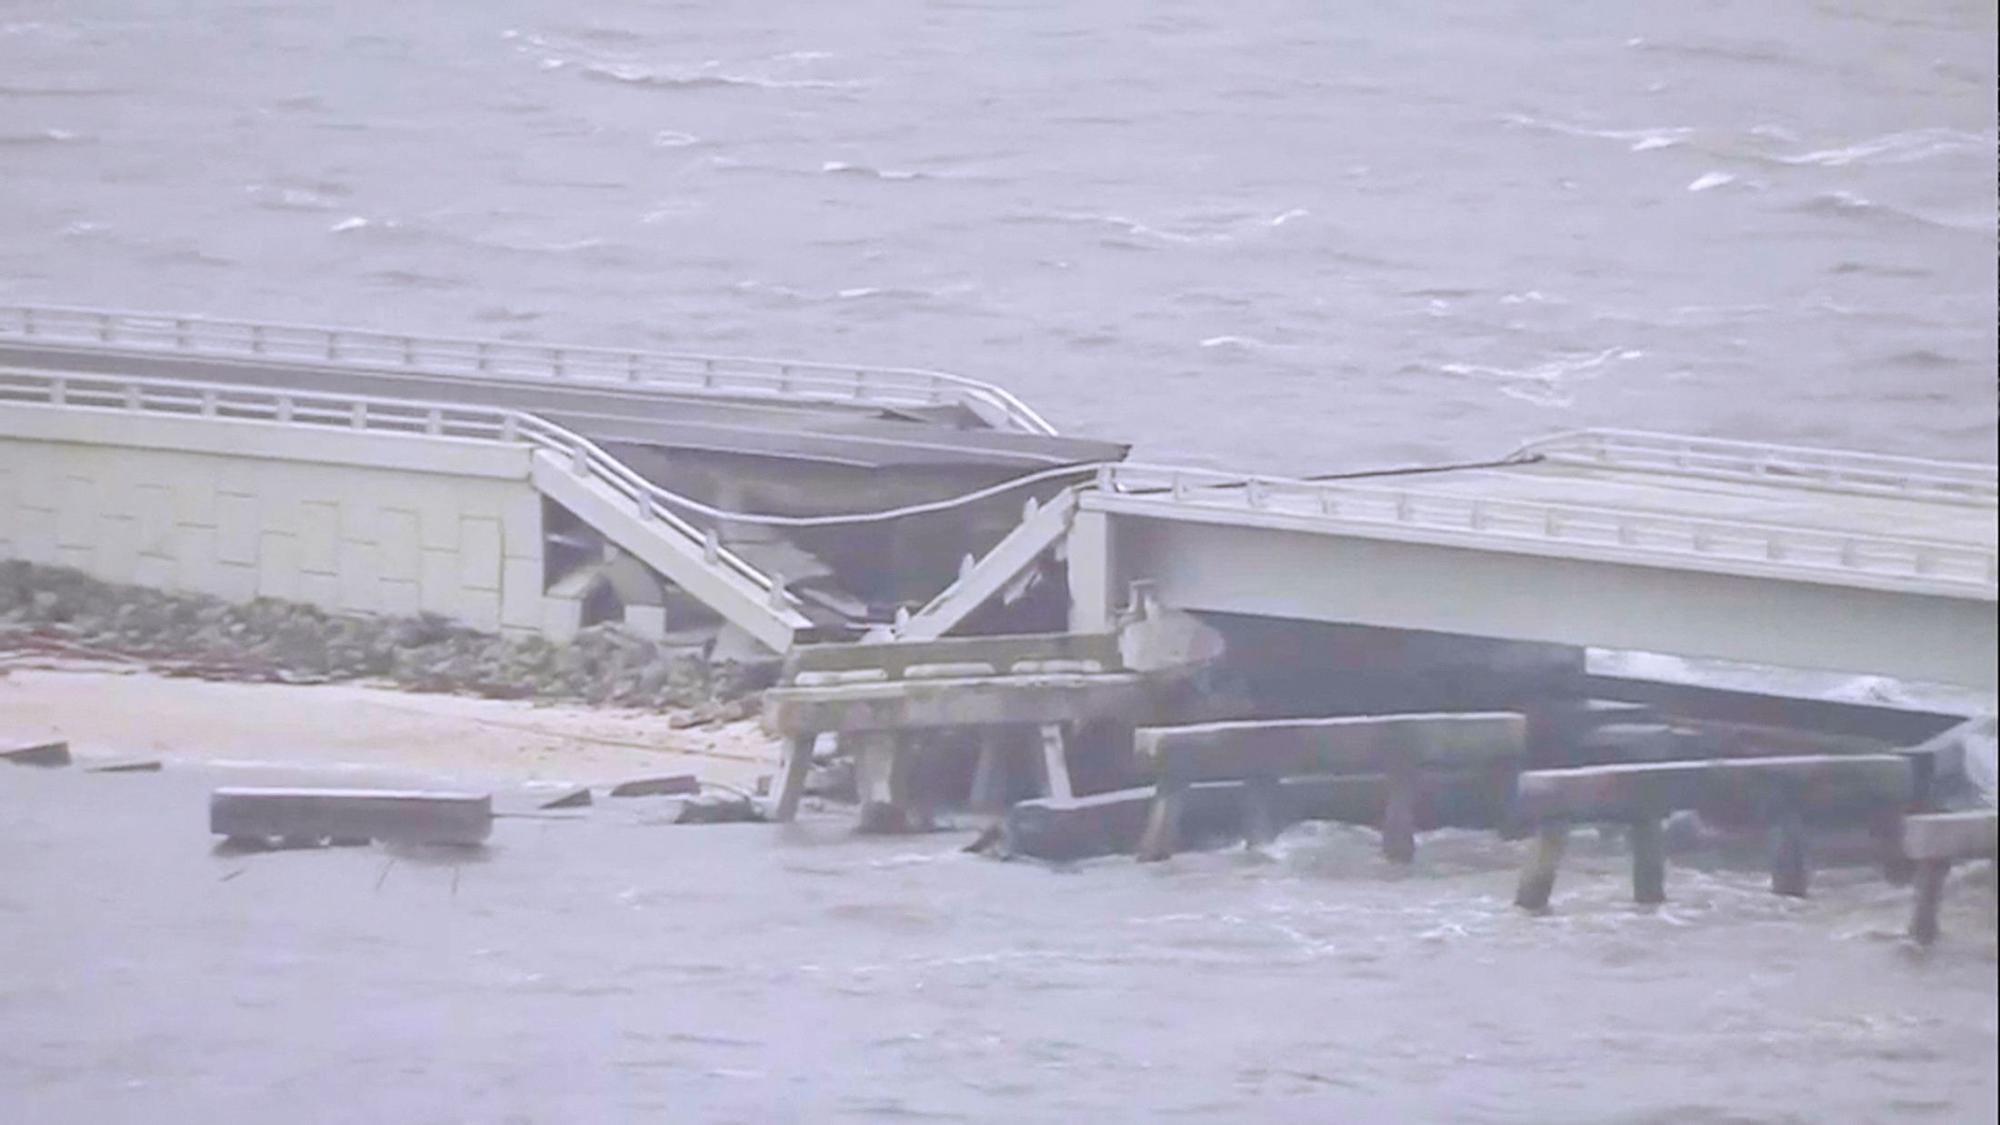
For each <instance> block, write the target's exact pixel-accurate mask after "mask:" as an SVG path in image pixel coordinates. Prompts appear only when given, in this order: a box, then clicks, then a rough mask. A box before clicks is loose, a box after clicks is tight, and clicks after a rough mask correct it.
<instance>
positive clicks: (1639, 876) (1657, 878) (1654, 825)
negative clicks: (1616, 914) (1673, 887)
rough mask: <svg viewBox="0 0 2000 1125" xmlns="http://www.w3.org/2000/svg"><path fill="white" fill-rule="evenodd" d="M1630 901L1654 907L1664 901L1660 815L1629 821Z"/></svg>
mask: <svg viewBox="0 0 2000 1125" xmlns="http://www.w3.org/2000/svg"><path fill="white" fill-rule="evenodd" d="M1631 828H1632V901H1633V902H1637V903H1641V904H1643V905H1646V906H1657V905H1658V904H1660V903H1663V902H1665V901H1667V845H1666V833H1665V832H1664V831H1663V830H1662V827H1661V818H1660V817H1659V816H1657V815H1655V816H1639V817H1635V818H1633V820H1632V824H1631Z"/></svg>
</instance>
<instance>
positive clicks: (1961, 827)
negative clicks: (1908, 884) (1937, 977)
mask: <svg viewBox="0 0 2000 1125" xmlns="http://www.w3.org/2000/svg"><path fill="white" fill-rule="evenodd" d="M1996 844H2000V813H1996V812H1995V811H1994V810H1992V809H1984V810H1980V811H1976V812H1956V813H1927V814H1925V815H1922V816H1912V817H1906V818H1904V820H1903V854H1905V855H1907V856H1908V857H1909V858H1910V859H1912V860H1914V861H1915V862H1916V865H1917V899H1916V904H1915V906H1914V907H1912V909H1911V912H1910V937H1911V938H1912V939H1913V940H1915V941H1916V942H1918V943H1919V944H1922V945H1929V944H1931V943H1932V942H1934V941H1936V940H1937V937H1938V909H1939V908H1940V907H1942V906H1943V905H1944V882H1945V878H1946V877H1947V876H1949V875H1950V874H1951V865H1952V863H1953V862H1955V861H1957V860H1961V859H1979V858H1985V859H1992V858H1993V857H1994V853H1995V851H1996Z"/></svg>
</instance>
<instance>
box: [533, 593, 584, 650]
mask: <svg viewBox="0 0 2000 1125" xmlns="http://www.w3.org/2000/svg"><path fill="white" fill-rule="evenodd" d="M581 628H583V599H582V598H548V597H545V598H543V599H542V632H543V633H544V634H545V635H546V636H547V637H548V638H549V639H550V640H552V641H563V640H568V639H569V638H571V637H574V636H576V633H577V630H579V629H581Z"/></svg>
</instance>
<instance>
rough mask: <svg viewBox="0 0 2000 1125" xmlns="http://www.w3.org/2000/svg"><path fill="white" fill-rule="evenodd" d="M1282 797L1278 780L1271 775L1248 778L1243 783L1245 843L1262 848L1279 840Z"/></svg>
mask: <svg viewBox="0 0 2000 1125" xmlns="http://www.w3.org/2000/svg"><path fill="white" fill-rule="evenodd" d="M1281 799H1282V795H1281V793H1280V792H1279V789H1278V779H1277V778H1275V777H1272V776H1270V775H1269V774H1260V775H1258V776H1256V777H1251V778H1248V779H1246V780H1245V781H1244V783H1243V842H1244V844H1245V845H1247V846H1248V847H1252V848H1261V847H1263V846H1265V845H1266V844H1269V843H1270V842H1271V841H1273V840H1275V839H1277V838H1278V830H1279V828H1280V827H1281V821H1280V819H1279V816H1280V814H1279V811H1278V802H1279V801H1280V800H1281Z"/></svg>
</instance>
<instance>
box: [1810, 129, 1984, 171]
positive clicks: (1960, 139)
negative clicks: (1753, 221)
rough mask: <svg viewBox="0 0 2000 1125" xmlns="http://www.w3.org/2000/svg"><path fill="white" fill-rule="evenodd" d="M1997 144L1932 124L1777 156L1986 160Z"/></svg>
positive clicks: (1836, 163) (1815, 161)
mask: <svg viewBox="0 0 2000 1125" xmlns="http://www.w3.org/2000/svg"><path fill="white" fill-rule="evenodd" d="M1993 147H1994V138H1993V137H1992V136H1980V135H1978V134H1976V133H1968V132H1966V131H1964V130H1962V129H1947V128H1928V129H1911V130H1908V131H1905V132H1900V133H1884V134H1883V135H1882V136H1879V137H1871V138H1869V139H1868V140H1865V141H1858V142H1856V143H1854V144H1851V145H1847V146H1844V147H1841V148H1827V149H1816V150H1814V151H1812V152H1802V153H1799V154H1797V155H1795V156H1779V157H1776V158H1775V159H1776V160H1777V161H1778V162H1779V163H1780V164H1795V165H1817V166H1819V167H1823V168H1843V167H1846V166H1848V165H1850V164H1859V165H1863V166H1868V165H1880V164H1914V163H1916V162H1917V161H1920V160H1932V159H1935V158H1937V157H1942V156H1973V157H1978V158H1980V159H1982V160H1983V159H1989V158H1991V157H1992V155H1993Z"/></svg>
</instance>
